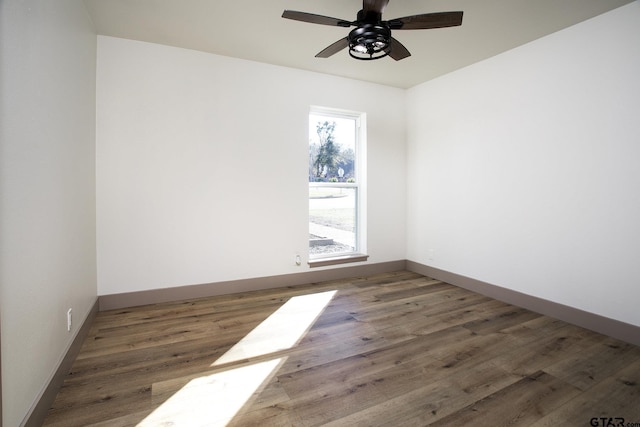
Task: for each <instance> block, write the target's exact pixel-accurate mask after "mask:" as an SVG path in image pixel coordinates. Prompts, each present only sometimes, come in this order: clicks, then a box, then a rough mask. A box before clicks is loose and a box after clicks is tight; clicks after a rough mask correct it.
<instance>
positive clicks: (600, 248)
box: [407, 2, 640, 325]
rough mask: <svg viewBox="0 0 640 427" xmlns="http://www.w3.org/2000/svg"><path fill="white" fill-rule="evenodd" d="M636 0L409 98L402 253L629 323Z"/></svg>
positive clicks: (638, 87)
mask: <svg viewBox="0 0 640 427" xmlns="http://www.w3.org/2000/svg"><path fill="white" fill-rule="evenodd" d="M638 22H640V3H639V2H633V3H631V4H629V5H627V6H624V7H622V8H619V9H617V10H614V11H612V12H610V13H607V14H605V15H601V16H599V17H596V18H594V19H592V20H589V21H587V22H584V23H582V24H579V25H577V26H574V27H572V28H569V29H566V30H564V31H561V32H558V33H555V34H552V35H550V36H548V37H545V38H543V39H540V40H537V41H534V42H532V43H530V44H528V45H525V46H522V47H520V48H518V49H515V50H512V51H509V52H506V53H505V54H502V55H499V56H497V57H494V58H491V59H489V60H486V61H484V62H482V63H479V64H476V65H473V66H470V67H468V68H465V69H462V70H459V71H458V72H455V73H452V74H449V75H446V76H444V77H442V78H439V79H437V80H434V81H431V82H428V83H425V84H422V85H420V86H417V87H415V88H412V89H410V90H409V91H408V106H407V110H408V122H409V124H408V148H407V150H408V157H407V158H408V194H407V198H408V201H409V202H408V208H407V209H408V210H407V212H408V225H407V236H408V241H407V256H408V259H410V260H413V261H416V262H419V263H423V264H426V265H431V266H433V267H436V268H440V269H444V270H447V271H451V272H454V273H457V274H461V275H465V276H468V277H471V278H475V279H478V280H482V281H486V282H489V283H492V284H495V285H499V286H503V287H506V288H510V289H514V290H516V291H520V292H523V293H525V294H529V295H534V296H537V297H541V298H545V299H549V300H552V301H555V302H559V303H562V304H566V305H569V306H572V307H576V308H579V309H583V310H587V311H590V312H594V313H597V314H600V315H604V316H607V317H610V318H613V319H618V320H621V321H624V322H628V323H631V324H634V325H640V310H639V309H638V301H640V287H639V286H638V283H639V280H640V279H639V278H640V262H639V261H638V255H639V254H640V220H639V219H640V167H639V160H640V119H639V117H638V112H639V111H640V49H639V48H638V41H639V40H640V25H638Z"/></svg>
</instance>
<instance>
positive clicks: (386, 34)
mask: <svg viewBox="0 0 640 427" xmlns="http://www.w3.org/2000/svg"><path fill="white" fill-rule="evenodd" d="M347 38H348V40H349V55H351V57H353V58H356V59H362V60H372V59H379V58H383V57H385V56H387V55H388V54H389V53H390V52H391V30H390V29H389V27H388V26H386V25H382V24H366V23H365V24H361V25H360V26H359V27H357V28H355V29H354V30H351V32H350V33H349V36H348V37H347Z"/></svg>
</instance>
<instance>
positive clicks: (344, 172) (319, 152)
mask: <svg viewBox="0 0 640 427" xmlns="http://www.w3.org/2000/svg"><path fill="white" fill-rule="evenodd" d="M363 122H364V114H360V113H349V112H343V111H337V110H327V109H319V108H314V109H312V110H311V112H310V114H309V265H311V266H312V267H316V266H323V265H330V264H337V263H343V262H356V261H364V260H366V259H367V256H366V255H364V252H365V247H364V246H365V236H364V227H363V223H364V218H365V217H364V203H363V200H364V195H365V194H364V177H365V174H364V161H363V159H364V147H365V143H364V132H363V128H364V125H363Z"/></svg>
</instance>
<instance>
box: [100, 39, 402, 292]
mask: <svg viewBox="0 0 640 427" xmlns="http://www.w3.org/2000/svg"><path fill="white" fill-rule="evenodd" d="M404 100H405V92H404V91H402V90H400V89H394V88H389V87H384V86H379V85H373V84H369V83H362V82H357V81H353V80H348V79H342V78H336V77H331V76H326V75H322V74H315V73H310V72H305V71H299V70H293V69H289V68H282V67H276V66H271V65H265V64H260V63H254V62H249V61H243V60H238V59H233V58H228V57H222V56H216V55H212V54H207V53H202V52H196V51H191V50H185V49H179V48H174V47H167V46H161V45H154V44H149V43H142V42H136V41H131V40H124V39H117V38H111V37H102V36H99V37H98V73H97V212H98V216H97V227H98V233H97V236H98V245H97V247H98V293H99V294H100V295H107V294H115V293H121V292H132V291H137V290H147V289H156V288H165V287H173V286H180V285H190V284H200V283H210V282H217V281H224V280H233V279H242V278H250V277H262V276H270V275H277V274H287V273H295V272H302V271H305V270H307V269H308V267H307V266H306V254H307V244H308V224H307V216H308V204H307V203H308V202H307V192H308V190H307V156H308V152H307V150H308V148H307V144H308V141H307V135H308V133H307V123H308V122H307V115H308V112H309V107H310V106H311V105H318V106H324V107H334V108H342V109H347V110H355V111H363V112H366V113H367V120H368V125H369V126H368V135H369V139H368V168H369V174H368V183H369V192H368V212H369V215H368V253H369V255H371V257H370V259H369V262H370V263H373V262H383V261H395V260H399V259H404V258H405V246H404V233H405V228H404V227H405V226H404V218H405V210H404V209H405V190H404V188H405V173H404V161H405V151H404V144H405V133H404V131H405V112H404ZM296 253H300V254H302V255H303V260H304V261H305V262H303V266H301V267H296V266H295V264H294V254H296Z"/></svg>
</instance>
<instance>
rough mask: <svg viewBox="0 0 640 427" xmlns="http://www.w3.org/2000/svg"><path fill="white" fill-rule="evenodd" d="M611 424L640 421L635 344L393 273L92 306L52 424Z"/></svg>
mask: <svg viewBox="0 0 640 427" xmlns="http://www.w3.org/2000/svg"><path fill="white" fill-rule="evenodd" d="M592 418H597V420H596V422H597V423H598V424H593V421H592V420H591V419H592ZM601 418H602V419H601ZM609 418H612V420H611V424H606V422H609V421H610V420H609ZM620 418H624V425H625V426H627V425H629V426H634V427H640V348H639V347H636V346H633V345H630V344H627V343H624V342H621V341H618V340H615V339H612V338H608V337H606V336H603V335H600V334H597V333H595V332H591V331H588V330H585V329H581V328H579V327H576V326H572V325H569V324H567V323H564V322H561V321H558V320H554V319H552V318H549V317H545V316H541V315H538V314H536V313H533V312H530V311H527V310H524V309H520V308H517V307H514V306H511V305H508V304H504V303H501V302H498V301H495V300H492V299H489V298H486V297H483V296H481V295H478V294H475V293H472V292H469V291H467V290H464V289H460V288H457V287H454V286H451V285H448V284H446V283H442V282H440V281H437V280H433V279H430V278H427V277H424V276H420V275H418V274H415V273H411V272H406V271H399V272H393V273H387V274H381V275H377V276H370V277H361V278H356V279H352V280H342V281H333V282H323V283H318V284H313V285H308V286H299V287H289V288H281V289H277V290H269V291H258V292H251V293H244V294H237V295H227V296H220V297H212V298H204V299H197V300H190V301H182V302H176V303H167V304H156V305H150V306H144V307H136V308H131V309H126V310H113V311H106V312H101V313H99V314H98V317H97V319H96V321H95V322H94V324H93V326H92V329H91V332H90V333H89V336H88V338H87V340H86V342H85V343H84V345H83V348H82V350H81V353H80V355H79V357H78V359H77V360H76V362H75V363H74V365H73V368H72V371H71V373H70V374H69V375H68V377H67V378H66V380H65V383H64V386H63V388H62V390H61V391H60V393H59V394H58V397H57V399H56V401H55V403H54V405H53V406H52V408H51V409H50V411H49V415H48V417H47V419H46V422H45V425H47V426H65V427H68V426H109V427H113V426H135V425H140V426H159V425H173V426H197V425H207V426H208V425H211V426H216V425H232V426H252V425H256V426H316V425H332V426H360V425H361V426H424V425H435V426H466V425H474V426H501V425H509V426H520V425H526V426H530V425H535V426H594V425H620V424H619V423H620V421H621V420H620Z"/></svg>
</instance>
